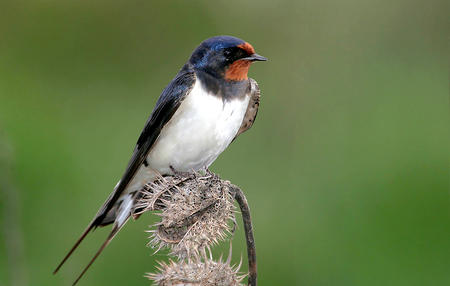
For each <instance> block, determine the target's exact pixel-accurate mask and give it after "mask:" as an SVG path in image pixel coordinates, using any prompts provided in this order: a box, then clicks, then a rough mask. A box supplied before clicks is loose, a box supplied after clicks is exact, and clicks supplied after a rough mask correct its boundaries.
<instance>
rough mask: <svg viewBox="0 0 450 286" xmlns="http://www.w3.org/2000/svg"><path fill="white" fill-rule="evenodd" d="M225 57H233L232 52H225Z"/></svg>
mask: <svg viewBox="0 0 450 286" xmlns="http://www.w3.org/2000/svg"><path fill="white" fill-rule="evenodd" d="M223 54H224V55H225V57H227V58H228V57H230V56H231V51H230V50H225V51H224V53H223Z"/></svg>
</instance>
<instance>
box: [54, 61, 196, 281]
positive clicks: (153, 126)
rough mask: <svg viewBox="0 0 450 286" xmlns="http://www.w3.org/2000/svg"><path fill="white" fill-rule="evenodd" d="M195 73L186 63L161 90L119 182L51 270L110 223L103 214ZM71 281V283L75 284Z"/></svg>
mask: <svg viewBox="0 0 450 286" xmlns="http://www.w3.org/2000/svg"><path fill="white" fill-rule="evenodd" d="M195 80H196V78H195V73H194V71H193V70H192V68H191V67H190V66H189V64H186V65H185V66H184V67H183V68H182V69H181V70H180V72H179V73H178V74H177V75H176V77H175V78H174V79H173V80H172V81H171V82H170V84H169V85H168V86H167V87H166V88H165V89H164V90H163V92H162V93H161V95H160V97H159V99H158V101H157V102H156V106H155V108H154V109H153V112H152V113H151V115H150V117H149V118H148V120H147V122H146V124H145V127H144V129H143V130H142V133H141V135H140V136H139V139H138V141H137V144H136V147H135V148H134V151H133V155H132V157H131V159H130V161H129V163H128V166H127V168H126V170H125V173H124V174H123V176H122V178H121V180H120V182H119V184H118V185H117V186H116V188H115V190H114V192H113V193H112V194H111V195H110V196H109V197H108V199H107V200H106V202H105V203H104V204H103V206H102V207H101V208H100V210H99V211H98V213H97V215H96V216H95V217H94V219H93V220H92V222H91V223H90V224H89V225H88V226H87V228H86V229H85V231H84V232H83V234H82V235H81V237H80V238H79V239H78V240H77V242H76V243H75V245H74V246H73V247H72V249H71V250H70V251H69V252H68V253H67V255H66V256H65V257H64V259H63V260H62V261H61V263H60V264H59V265H58V267H57V268H56V270H55V271H54V272H53V273H54V274H55V273H56V272H57V271H58V270H59V269H60V268H61V266H62V265H63V264H64V262H65V261H66V260H67V259H68V258H69V257H70V255H71V254H72V253H73V251H74V250H75V249H76V248H77V247H78V245H79V244H80V243H81V242H82V241H83V239H84V238H85V237H86V235H87V234H88V233H89V232H90V231H91V230H92V229H95V228H96V227H98V226H104V225H108V224H110V223H112V222H113V221H111V220H109V219H107V220H105V218H106V214H107V213H108V212H109V211H110V210H111V208H112V207H113V206H114V204H115V203H116V202H117V200H118V199H119V198H120V196H121V194H122V193H123V192H124V191H125V189H126V188H127V186H128V184H129V183H130V181H131V180H132V179H133V177H134V175H135V174H136V172H137V170H138V169H139V167H140V166H141V165H142V164H143V163H144V160H145V158H146V157H147V154H148V152H149V151H150V149H151V148H152V146H153V144H154V143H155V141H156V139H157V138H158V136H159V134H160V133H161V130H162V129H163V127H164V125H165V124H166V123H167V122H168V121H169V120H170V119H171V118H172V116H173V114H174V113H175V112H176V110H177V109H178V107H179V106H180V104H181V102H182V101H183V99H184V98H185V97H186V95H187V94H189V92H190V91H191V89H192V87H193V85H194V83H195ZM122 226H123V224H122V225H121V226H115V227H113V230H112V232H111V234H110V235H109V236H108V238H107V240H106V241H105V243H104V244H103V245H102V247H101V248H100V250H99V251H98V252H97V253H96V255H95V256H94V258H93V259H92V260H91V262H90V263H89V264H88V266H87V267H86V268H85V269H84V271H83V272H82V274H81V275H80V276H79V277H78V279H77V280H76V281H75V283H76V282H78V280H79V279H80V278H81V276H82V275H83V274H84V272H85V271H86V270H87V268H88V267H89V266H90V265H91V264H92V262H93V261H94V260H95V258H96V257H97V256H98V255H99V254H100V253H101V251H102V250H103V248H104V247H105V246H106V245H107V244H108V243H109V241H110V240H111V239H112V238H113V237H114V236H115V234H116V233H117V232H118V231H119V230H120V228H121V227H122ZM75 283H74V284H75Z"/></svg>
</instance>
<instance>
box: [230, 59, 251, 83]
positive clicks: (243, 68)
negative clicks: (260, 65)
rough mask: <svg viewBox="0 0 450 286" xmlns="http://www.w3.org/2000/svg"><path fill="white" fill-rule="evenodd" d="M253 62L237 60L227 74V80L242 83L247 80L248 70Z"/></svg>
mask: <svg viewBox="0 0 450 286" xmlns="http://www.w3.org/2000/svg"><path fill="white" fill-rule="evenodd" d="M250 65H251V62H250V61H247V60H237V61H235V62H234V63H232V64H231V65H230V66H229V67H228V69H227V71H226V72H225V79H226V80H228V81H241V80H246V79H247V73H248V69H249V68H250Z"/></svg>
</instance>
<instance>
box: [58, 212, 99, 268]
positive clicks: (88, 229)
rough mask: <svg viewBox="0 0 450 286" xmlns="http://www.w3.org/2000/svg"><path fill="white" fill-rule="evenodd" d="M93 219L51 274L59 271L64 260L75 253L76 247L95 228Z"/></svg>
mask: <svg viewBox="0 0 450 286" xmlns="http://www.w3.org/2000/svg"><path fill="white" fill-rule="evenodd" d="M94 222H95V219H94V220H93V221H92V222H91V223H89V225H88V227H87V228H86V229H85V230H84V232H83V234H82V235H81V236H80V238H79V239H78V240H77V242H75V244H74V245H73V246H72V248H71V249H70V250H69V252H68V253H67V254H66V256H65V257H64V259H63V260H62V261H61V262H60V263H59V264H58V266H57V267H56V269H55V271H53V274H56V272H58V271H59V269H60V268H61V266H63V264H64V263H65V262H66V260H67V259H68V258H69V257H70V256H71V255H72V253H73V252H74V251H75V249H77V248H78V246H79V245H80V243H81V242H82V241H83V240H84V238H85V237H86V235H87V234H88V233H89V232H90V231H91V230H92V229H95V228H96V227H97V226H96V225H95V224H94Z"/></svg>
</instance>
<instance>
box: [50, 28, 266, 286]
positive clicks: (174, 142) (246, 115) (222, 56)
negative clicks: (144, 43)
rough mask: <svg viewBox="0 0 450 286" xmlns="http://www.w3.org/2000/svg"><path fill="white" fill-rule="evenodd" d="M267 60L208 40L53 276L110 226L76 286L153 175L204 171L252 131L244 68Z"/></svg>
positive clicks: (254, 91)
mask: <svg viewBox="0 0 450 286" xmlns="http://www.w3.org/2000/svg"><path fill="white" fill-rule="evenodd" d="M266 60H267V59H266V58H265V57H263V56H260V55H258V54H257V53H255V49H254V48H253V47H252V45H250V44H249V43H247V42H245V41H243V40H241V39H238V38H235V37H231V36H217V37H212V38H209V39H207V40H205V41H203V42H202V43H201V44H200V45H199V46H198V47H197V48H196V49H195V50H194V51H193V53H192V55H191V57H190V59H189V60H188V62H187V63H186V64H185V65H184V66H183V67H182V68H181V70H180V71H179V72H178V74H177V75H176V76H175V78H174V79H173V80H172V81H171V82H170V83H169V85H168V86H167V87H166V88H165V89H164V90H163V92H162V93H161V95H160V97H159V99H158V101H157V102H156V106H155V108H154V109H153V111H152V113H151V115H150V117H149V118H148V120H147V122H146V124H145V127H144V129H143V130H142V133H141V135H140V137H139V139H138V141H137V144H136V147H135V148H134V151H133V154H132V156H131V159H130V161H129V163H128V166H127V168H126V170H125V173H124V174H123V176H122V178H121V179H120V181H119V182H118V183H117V185H116V186H115V188H114V190H113V192H112V193H111V194H110V195H109V197H108V199H107V200H106V202H105V203H104V204H103V206H102V207H101V208H100V209H99V211H98V212H97V214H96V215H95V217H94V218H93V220H92V221H91V222H90V223H89V225H88V226H87V228H86V229H85V231H84V232H83V233H82V235H81V237H80V238H79V239H78V240H77V242H76V243H75V245H74V246H73V247H72V249H70V251H69V252H68V254H67V255H66V256H65V257H64V259H63V260H62V262H61V263H60V264H59V265H58V267H57V268H56V270H55V271H54V273H56V272H57V271H58V270H59V269H60V267H61V266H62V265H63V264H64V262H65V261H66V260H67V259H68V258H69V256H70V255H71V254H72V253H73V251H74V250H75V249H76V248H77V247H78V245H79V244H80V243H81V242H82V241H83V239H84V238H85V237H86V235H87V234H88V233H89V232H90V231H91V230H94V229H96V228H97V227H102V226H106V225H109V224H113V227H112V230H111V232H110V234H109V235H108V237H107V238H106V240H105V242H104V243H103V244H102V245H101V247H100V249H99V250H98V251H97V253H96V254H95V255H94V257H93V258H92V260H91V261H90V262H89V263H88V265H87V266H86V267H85V268H84V270H83V271H82V272H81V274H80V275H79V276H78V278H77V279H76V280H75V282H74V284H73V285H75V284H76V283H77V282H78V281H79V279H80V278H81V277H82V276H83V274H84V273H85V272H86V270H87V269H88V268H89V267H90V266H91V264H92V263H93V262H94V261H95V259H96V258H97V257H98V255H99V254H100V253H101V252H102V251H103V249H104V248H105V247H106V246H107V245H108V244H109V242H110V241H111V240H112V239H113V238H114V236H115V235H116V234H117V233H118V232H119V230H120V229H121V228H122V227H123V226H124V225H125V223H126V222H127V221H128V220H129V218H130V217H132V216H133V214H134V210H135V205H136V204H137V201H138V198H139V190H141V189H142V187H143V186H144V185H145V184H147V183H149V182H151V181H152V180H154V179H155V178H157V176H158V175H173V174H176V173H178V172H179V173H186V172H191V171H198V170H202V169H207V168H208V167H209V166H210V165H211V164H212V163H213V162H214V160H216V158H217V157H218V156H219V155H220V153H222V152H223V151H224V150H225V148H227V147H228V145H229V144H230V143H231V142H232V141H233V140H234V139H235V138H236V137H237V136H238V135H239V134H241V133H242V132H244V131H246V130H247V129H248V128H250V127H251V125H252V124H253V121H254V118H255V116H256V112H257V105H258V104H259V87H258V85H257V84H256V81H254V80H253V79H249V78H248V77H247V73H248V70H249V67H250V65H251V63H253V62H255V61H266ZM255 105H256V108H255Z"/></svg>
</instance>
